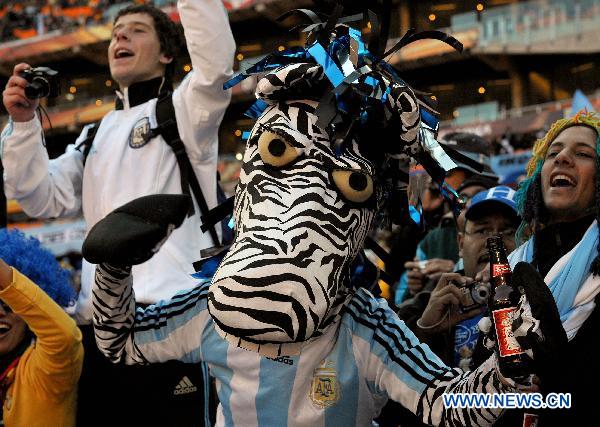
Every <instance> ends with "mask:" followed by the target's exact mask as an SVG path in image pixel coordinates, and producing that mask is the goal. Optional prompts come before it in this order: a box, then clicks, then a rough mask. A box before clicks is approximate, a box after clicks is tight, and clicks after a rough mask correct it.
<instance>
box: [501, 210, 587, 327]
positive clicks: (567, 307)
mask: <svg viewBox="0 0 600 427" xmlns="http://www.w3.org/2000/svg"><path fill="white" fill-rule="evenodd" d="M534 238H535V237H532V238H531V239H529V240H528V241H527V242H525V243H524V244H522V245H521V246H519V247H518V248H517V249H515V250H514V252H512V253H511V254H510V255H509V256H508V261H509V263H510V266H511V268H514V267H515V265H516V264H517V263H518V262H520V261H526V262H531V260H532V259H533V247H534V246H533V245H534V243H533V239H534ZM597 244H598V224H597V222H596V221H594V222H593V223H592V225H590V227H589V228H588V229H587V231H586V232H585V234H584V235H583V238H582V239H581V241H580V242H579V243H578V244H577V245H576V246H575V248H573V249H572V250H571V251H570V252H569V253H568V254H566V255H565V256H569V260H568V261H567V263H566V264H565V266H564V268H563V269H562V271H559V272H558V273H557V274H554V275H553V276H552V277H549V276H550V273H548V275H547V276H546V277H545V280H546V284H547V285H548V288H550V291H551V292H552V295H553V296H554V301H556V306H557V307H558V312H559V313H560V320H561V322H565V320H567V319H568V318H569V317H570V315H571V314H572V312H573V311H574V308H575V307H573V302H574V301H575V297H576V296H577V292H579V289H580V288H581V285H583V283H584V282H585V281H586V279H587V278H588V277H589V275H590V274H591V273H590V266H591V265H592V261H593V260H594V258H595V257H596V255H597V254H598V253H597V251H596V245H597Z"/></svg>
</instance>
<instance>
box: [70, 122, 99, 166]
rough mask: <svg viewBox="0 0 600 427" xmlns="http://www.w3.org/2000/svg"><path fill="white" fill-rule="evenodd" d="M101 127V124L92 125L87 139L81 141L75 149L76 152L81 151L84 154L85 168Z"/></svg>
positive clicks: (89, 127)
mask: <svg viewBox="0 0 600 427" xmlns="http://www.w3.org/2000/svg"><path fill="white" fill-rule="evenodd" d="M99 127H100V122H96V123H92V124H91V125H89V126H88V131H87V135H86V136H85V139H84V140H83V141H81V142H80V143H79V144H77V146H76V147H75V149H76V150H79V151H81V153H82V154H83V166H84V167H85V162H86V161H87V158H88V154H90V150H91V149H92V144H93V143H94V138H96V133H97V132H98V128H99Z"/></svg>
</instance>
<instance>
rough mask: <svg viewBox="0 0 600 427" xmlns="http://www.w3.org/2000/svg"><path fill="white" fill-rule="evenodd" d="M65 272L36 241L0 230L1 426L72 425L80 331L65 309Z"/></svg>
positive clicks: (69, 293)
mask: <svg viewBox="0 0 600 427" xmlns="http://www.w3.org/2000/svg"><path fill="white" fill-rule="evenodd" d="M74 301H75V292H74V291H73V289H72V288H71V286H70V285H69V278H68V273H67V272H66V271H65V270H63V269H61V268H60V266H59V265H58V263H57V262H56V260H55V259H54V257H53V255H52V254H51V253H50V252H48V251H47V250H45V249H43V248H42V247H41V246H40V243H39V242H38V241H37V240H35V239H33V238H28V237H26V236H25V235H24V234H23V233H21V232H20V231H16V230H12V231H9V230H7V229H1V230H0V399H1V401H2V406H3V419H4V425H6V426H7V427H13V426H27V427H33V426H39V427H42V426H47V427H51V426H53V427H55V426H74V425H75V404H76V397H77V381H78V379H79V374H80V373H81V365H82V363H83V347H82V345H81V332H80V331H79V328H77V326H76V324H75V322H74V321H73V320H72V319H71V318H70V317H69V315H68V314H67V313H66V312H65V310H64V309H63V308H61V306H62V307H64V308H69V307H72V306H73V304H74Z"/></svg>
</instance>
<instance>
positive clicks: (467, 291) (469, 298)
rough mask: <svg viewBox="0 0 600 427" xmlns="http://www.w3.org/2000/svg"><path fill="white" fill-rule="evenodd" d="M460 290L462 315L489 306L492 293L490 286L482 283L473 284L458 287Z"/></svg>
mask: <svg viewBox="0 0 600 427" xmlns="http://www.w3.org/2000/svg"><path fill="white" fill-rule="evenodd" d="M458 289H460V291H461V292H462V297H461V299H460V311H461V312H462V313H466V312H467V311H469V310H473V309H474V308H478V307H483V306H484V305H487V302H488V299H489V297H490V295H491V293H492V289H491V286H490V284H489V283H482V282H471V283H469V284H467V285H464V286H458Z"/></svg>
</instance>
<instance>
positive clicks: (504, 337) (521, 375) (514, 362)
mask: <svg viewBox="0 0 600 427" xmlns="http://www.w3.org/2000/svg"><path fill="white" fill-rule="evenodd" d="M487 247H488V251H489V254H490V282H491V285H492V297H491V298H490V300H489V311H490V314H491V317H492V323H493V325H494V332H495V334H496V343H497V346H496V354H497V356H498V367H499V369H500V373H501V374H502V375H503V376H504V377H506V378H512V379H513V380H515V381H517V382H521V383H524V382H526V381H527V379H528V378H529V375H530V374H531V373H532V366H531V363H530V359H529V357H528V356H527V354H525V352H524V351H523V350H522V349H521V346H520V345H519V343H518V342H517V340H516V338H515V336H514V335H513V332H512V319H513V312H514V311H515V310H516V308H517V301H515V298H517V294H516V290H515V289H514V288H513V286H512V280H511V279H512V271H511V270H510V265H509V264H508V258H507V256H506V249H505V248H504V242H502V238H501V237H500V236H494V237H489V238H488V239H487Z"/></svg>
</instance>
